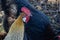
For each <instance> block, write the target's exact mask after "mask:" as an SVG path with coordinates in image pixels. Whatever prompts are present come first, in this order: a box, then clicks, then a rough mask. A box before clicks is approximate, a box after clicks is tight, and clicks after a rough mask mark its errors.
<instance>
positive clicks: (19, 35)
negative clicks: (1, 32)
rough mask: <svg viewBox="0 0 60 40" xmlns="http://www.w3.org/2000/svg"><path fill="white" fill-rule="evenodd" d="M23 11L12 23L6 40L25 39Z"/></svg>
mask: <svg viewBox="0 0 60 40" xmlns="http://www.w3.org/2000/svg"><path fill="white" fill-rule="evenodd" d="M22 16H23V13H21V15H20V16H19V17H18V18H17V19H16V20H15V22H14V23H13V24H12V26H11V28H10V30H9V32H8V34H7V36H6V37H5V39H4V40H23V37H24V23H23V21H22Z"/></svg>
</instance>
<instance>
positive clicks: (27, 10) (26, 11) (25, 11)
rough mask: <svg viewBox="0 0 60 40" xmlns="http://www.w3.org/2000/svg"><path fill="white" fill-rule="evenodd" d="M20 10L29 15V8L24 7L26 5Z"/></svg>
mask: <svg viewBox="0 0 60 40" xmlns="http://www.w3.org/2000/svg"><path fill="white" fill-rule="evenodd" d="M21 11H22V12H24V13H26V14H27V15H30V14H31V13H30V10H29V9H28V8H26V7H22V8H21Z"/></svg>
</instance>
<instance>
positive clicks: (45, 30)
mask: <svg viewBox="0 0 60 40" xmlns="http://www.w3.org/2000/svg"><path fill="white" fill-rule="evenodd" d="M15 1H16V4H17V6H18V13H19V12H23V13H24V16H23V17H22V18H21V19H22V20H23V22H24V28H23V29H22V28H20V27H22V26H21V25H22V24H19V23H17V24H15V22H18V21H17V20H16V21H15V22H14V23H13V24H12V26H11V28H10V30H9V32H8V35H7V36H6V38H5V40H8V39H9V40H10V38H12V40H18V38H19V37H21V39H22V40H53V37H54V33H53V32H52V29H51V25H50V21H49V18H48V17H47V16H46V15H45V14H43V13H42V12H40V11H38V10H37V9H35V8H34V7H33V6H32V5H31V4H30V3H29V2H28V0H23V1H22V0H15ZM18 15H19V14H18ZM20 15H21V14H20ZM18 18H19V17H18ZM18 18H17V19H18ZM19 21H20V20H19ZM14 24H15V25H20V27H18V29H19V33H21V32H24V37H22V36H20V35H19V37H17V38H16V37H15V36H17V35H18V32H17V31H16V30H14V29H16V27H15V25H14ZM13 25H14V26H13ZM13 28H14V29H13ZM22 30H24V31H22ZM13 33H14V34H15V33H16V34H15V35H13V36H12V34H13ZM21 35H23V34H21ZM8 36H9V37H8ZM11 36H12V37H11ZM14 37H15V38H14ZM23 38H24V39H23ZM25 38H26V39H25ZM19 40H20V39H19Z"/></svg>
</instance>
